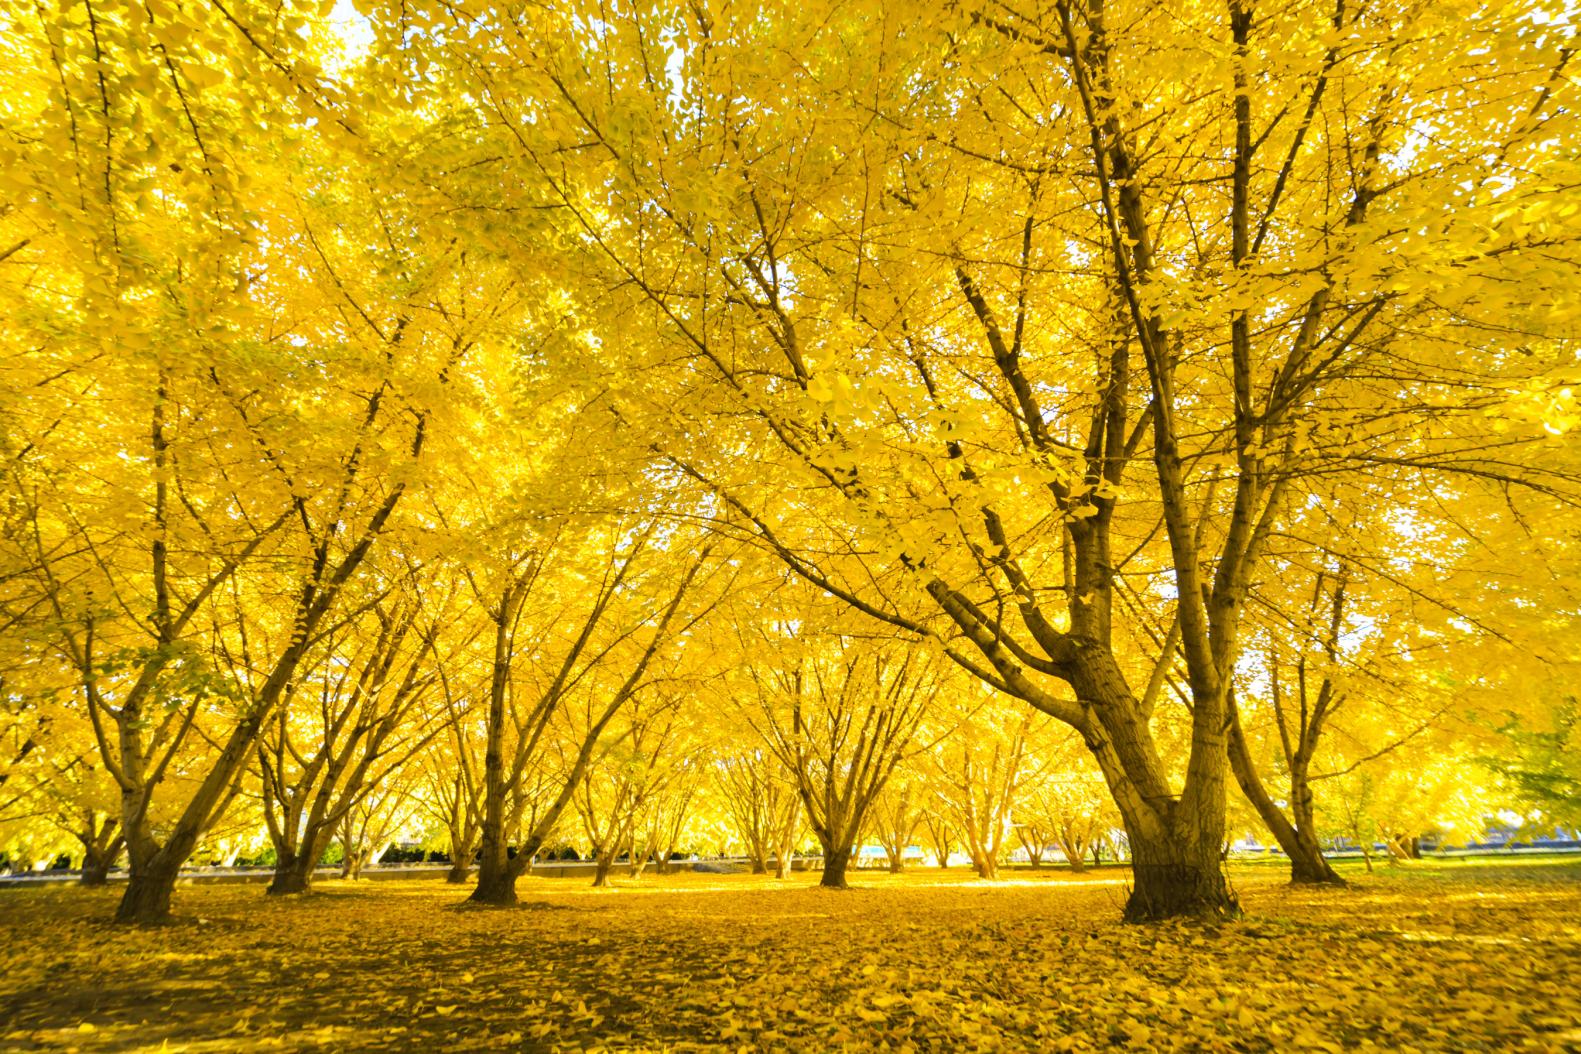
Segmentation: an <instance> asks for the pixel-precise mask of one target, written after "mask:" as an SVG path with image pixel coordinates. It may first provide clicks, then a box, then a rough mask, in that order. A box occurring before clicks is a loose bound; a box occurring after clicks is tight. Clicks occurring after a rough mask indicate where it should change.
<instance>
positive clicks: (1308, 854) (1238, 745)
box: [1230, 713, 1345, 886]
mask: <svg viewBox="0 0 1581 1054" xmlns="http://www.w3.org/2000/svg"><path fill="white" fill-rule="evenodd" d="M1297 760H1298V761H1299V760H1300V759H1299V758H1298V759H1297ZM1230 770H1231V771H1232V772H1233V773H1234V774H1235V782H1236V783H1238V784H1240V787H1241V793H1242V794H1244V795H1245V796H1246V800H1247V801H1248V802H1250V803H1251V805H1252V808H1254V809H1256V810H1257V815H1258V816H1259V817H1261V819H1262V821H1263V826H1265V827H1267V828H1268V830H1269V832H1270V833H1271V834H1272V835H1273V836H1274V841H1276V842H1278V843H1279V848H1280V849H1283V850H1284V852H1285V856H1287V857H1288V858H1289V859H1290V881H1291V882H1293V883H1295V884H1297V885H1334V886H1343V885H1344V884H1345V880H1344V879H1343V878H1340V877H1339V875H1337V874H1335V873H1334V869H1333V868H1332V867H1330V866H1329V862H1328V860H1327V859H1326V858H1325V857H1324V856H1323V850H1322V848H1321V847H1320V846H1319V845H1318V844H1317V839H1316V838H1315V837H1314V836H1313V834H1312V805H1311V803H1312V788H1311V787H1310V786H1308V785H1307V782H1306V780H1305V779H1304V778H1303V777H1304V775H1305V774H1304V773H1302V772H1301V771H1299V768H1298V769H1296V770H1294V771H1292V772H1291V774H1290V791H1291V799H1292V801H1293V802H1294V803H1295V807H1294V808H1293V809H1292V811H1293V812H1295V814H1296V822H1295V823H1291V822H1290V819H1289V818H1288V817H1286V816H1285V813H1284V810H1283V809H1281V808H1280V807H1279V803H1278V802H1276V801H1274V800H1273V797H1272V796H1271V795H1269V793H1268V791H1267V789H1266V788H1265V787H1264V786H1263V781H1262V777H1261V776H1259V775H1258V773H1257V767H1256V765H1255V764H1254V763H1253V761H1252V754H1251V750H1250V749H1249V748H1248V747H1247V745H1246V736H1245V735H1244V734H1243V733H1242V731H1241V719H1240V716H1239V714H1235V713H1232V716H1231V718H1230ZM1303 803H1304V805H1305V808H1304V809H1303V808H1302V805H1303ZM1303 815H1304V821H1303Z"/></svg>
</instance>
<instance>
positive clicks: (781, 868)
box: [774, 853, 791, 878]
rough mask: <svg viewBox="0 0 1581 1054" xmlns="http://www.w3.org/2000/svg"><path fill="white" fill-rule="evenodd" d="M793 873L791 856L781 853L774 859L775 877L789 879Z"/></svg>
mask: <svg viewBox="0 0 1581 1054" xmlns="http://www.w3.org/2000/svg"><path fill="white" fill-rule="evenodd" d="M790 872H791V855H790V854H789V853H780V854H778V855H777V856H775V858H774V877H775V878H788V877H789V876H790Z"/></svg>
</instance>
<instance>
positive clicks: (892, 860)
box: [889, 853, 906, 875]
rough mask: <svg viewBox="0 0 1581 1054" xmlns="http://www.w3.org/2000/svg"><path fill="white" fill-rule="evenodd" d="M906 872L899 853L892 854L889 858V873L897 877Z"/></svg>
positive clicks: (904, 862) (904, 861) (902, 858)
mask: <svg viewBox="0 0 1581 1054" xmlns="http://www.w3.org/2000/svg"><path fill="white" fill-rule="evenodd" d="M905 870H906V860H905V858H904V857H902V856H901V855H900V854H899V853H892V854H890V857H889V873H890V874H892V875H899V874H902V873H904V872H905Z"/></svg>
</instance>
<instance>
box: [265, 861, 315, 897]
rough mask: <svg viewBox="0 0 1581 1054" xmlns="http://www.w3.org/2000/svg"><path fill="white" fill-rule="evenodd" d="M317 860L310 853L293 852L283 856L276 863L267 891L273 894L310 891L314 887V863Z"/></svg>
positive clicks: (285, 894)
mask: <svg viewBox="0 0 1581 1054" xmlns="http://www.w3.org/2000/svg"><path fill="white" fill-rule="evenodd" d="M315 862H316V861H315V860H314V859H313V858H312V857H311V856H309V855H307V854H305V853H302V854H297V853H293V854H290V855H288V856H282V857H281V858H280V860H279V862H278V863H276V864H275V868H274V878H273V879H271V880H270V882H269V889H268V890H267V892H268V893H269V894H270V895H271V896H287V895H290V894H294V893H308V892H311V891H312V888H313V865H314V863H315Z"/></svg>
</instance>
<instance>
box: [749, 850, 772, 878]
mask: <svg viewBox="0 0 1581 1054" xmlns="http://www.w3.org/2000/svg"><path fill="white" fill-rule="evenodd" d="M752 873H753V874H754V875H766V874H768V873H769V864H768V861H767V860H765V859H764V858H763V855H762V854H761V853H754V854H752Z"/></svg>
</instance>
